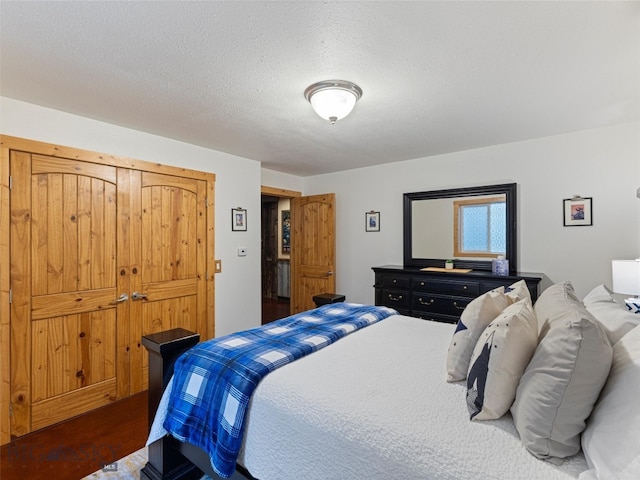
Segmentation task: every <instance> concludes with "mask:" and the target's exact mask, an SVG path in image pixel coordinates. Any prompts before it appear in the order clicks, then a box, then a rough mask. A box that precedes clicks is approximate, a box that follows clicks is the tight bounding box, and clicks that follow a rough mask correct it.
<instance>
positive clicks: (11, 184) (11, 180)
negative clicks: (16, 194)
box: [9, 175, 13, 190]
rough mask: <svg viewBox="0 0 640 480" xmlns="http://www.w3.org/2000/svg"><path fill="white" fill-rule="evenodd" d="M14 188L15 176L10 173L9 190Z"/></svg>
mask: <svg viewBox="0 0 640 480" xmlns="http://www.w3.org/2000/svg"><path fill="white" fill-rule="evenodd" d="M12 188H13V177H12V176H11V175H9V190H11V189H12Z"/></svg>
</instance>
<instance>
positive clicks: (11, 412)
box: [9, 403, 13, 418]
mask: <svg viewBox="0 0 640 480" xmlns="http://www.w3.org/2000/svg"><path fill="white" fill-rule="evenodd" d="M12 417H13V403H9V418H12Z"/></svg>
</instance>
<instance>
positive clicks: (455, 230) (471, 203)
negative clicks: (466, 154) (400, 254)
mask: <svg viewBox="0 0 640 480" xmlns="http://www.w3.org/2000/svg"><path fill="white" fill-rule="evenodd" d="M516 194H517V185H516V184H515V183H511V184H502V185H487V186H480V187H464V188H455V189H448V190H431V191H425V192H413V193H405V194H404V242H403V243H404V265H405V266H407V267H426V266H429V267H431V266H435V267H442V266H443V265H444V260H445V259H448V258H454V259H456V261H455V264H456V266H460V267H461V268H472V269H474V270H491V259H492V258H494V257H497V256H498V255H504V256H505V257H506V258H507V259H509V267H510V270H512V271H513V272H515V271H516V268H517V267H516V265H517V258H516V256H517V244H516V242H517V239H516V211H517V209H516V202H517V199H516ZM456 205H457V207H458V208H457V209H456ZM472 225H475V227H477V226H478V225H479V226H480V228H479V229H477V228H475V227H472ZM454 226H455V227H454ZM460 228H462V230H460Z"/></svg>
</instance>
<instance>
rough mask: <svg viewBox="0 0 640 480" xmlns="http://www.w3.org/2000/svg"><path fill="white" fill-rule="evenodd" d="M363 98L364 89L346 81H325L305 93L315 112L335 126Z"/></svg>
mask: <svg viewBox="0 0 640 480" xmlns="http://www.w3.org/2000/svg"><path fill="white" fill-rule="evenodd" d="M361 96H362V89H361V88H360V87H359V86H358V85H356V84H355V83H352V82H347V81H345V80H324V81H322V82H318V83H314V84H313V85H310V86H309V87H307V89H306V90H305V91H304V98H306V99H307V100H308V101H309V103H310V104H311V106H312V107H313V109H314V110H315V112H316V113H317V114H318V115H320V116H321V117H322V118H324V119H325V120H329V121H330V122H331V123H332V124H334V125H335V123H336V121H338V120H340V119H342V118H344V117H346V116H347V115H349V114H350V113H351V110H353V107H354V106H355V104H356V102H357V101H358V100H359V99H360V97H361Z"/></svg>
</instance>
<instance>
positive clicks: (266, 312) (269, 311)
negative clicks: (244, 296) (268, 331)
mask: <svg viewBox="0 0 640 480" xmlns="http://www.w3.org/2000/svg"><path fill="white" fill-rule="evenodd" d="M288 316H289V299H286V300H274V299H272V298H265V297H263V298H262V324H263V325H264V324H265V323H269V322H273V321H274V320H279V319H280V318H284V317H288Z"/></svg>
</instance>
